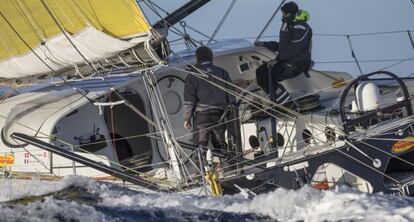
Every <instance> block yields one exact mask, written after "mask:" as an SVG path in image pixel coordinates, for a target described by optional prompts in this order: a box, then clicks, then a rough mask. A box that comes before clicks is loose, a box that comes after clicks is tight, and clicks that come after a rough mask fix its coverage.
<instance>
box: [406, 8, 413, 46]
mask: <svg viewBox="0 0 414 222" xmlns="http://www.w3.org/2000/svg"><path fill="white" fill-rule="evenodd" d="M412 1H414V0H412ZM407 34H408V38H409V39H410V43H411V46H412V47H413V50H414V39H413V36H412V35H411V31H410V30H408V31H407Z"/></svg>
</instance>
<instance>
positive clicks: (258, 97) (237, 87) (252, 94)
mask: <svg viewBox="0 0 414 222" xmlns="http://www.w3.org/2000/svg"><path fill="white" fill-rule="evenodd" d="M171 52H172V53H173V54H174V55H176V56H177V57H178V58H179V59H180V60H181V61H182V62H184V63H185V64H186V65H188V66H190V67H192V68H193V69H195V70H196V71H197V72H198V73H196V72H191V71H188V70H183V69H179V68H173V69H177V70H180V71H183V72H187V73H189V74H192V75H195V76H196V77H197V78H200V76H198V75H200V74H201V75H203V76H207V75H208V74H207V73H205V72H204V71H203V70H201V69H199V68H197V67H196V66H194V65H192V64H190V63H188V62H187V61H185V60H184V59H183V58H182V57H181V56H180V55H178V54H177V53H175V52H174V51H171ZM210 76H211V77H212V78H214V79H216V80H218V81H220V82H223V83H225V84H227V85H229V86H231V87H233V88H234V89H238V90H240V91H241V92H243V93H241V94H244V93H245V94H248V95H251V96H252V97H255V98H256V99H258V100H261V101H262V102H266V103H269V104H275V106H276V107H277V108H279V109H282V110H284V111H286V112H288V113H290V114H292V115H294V116H298V117H302V118H304V117H303V115H302V114H301V113H298V112H296V111H294V110H291V109H289V108H287V107H285V106H283V105H281V104H278V103H276V102H273V101H271V100H269V99H265V98H263V97H261V96H258V95H256V94H254V93H252V92H250V91H248V90H246V89H244V88H242V87H240V86H237V85H235V84H234V83H231V82H228V81H226V80H223V79H221V78H219V77H216V76H215V75H210ZM205 81H208V80H205ZM208 82H209V83H210V84H213V85H214V84H215V83H213V82H211V81H208ZM215 85H217V84H215ZM218 87H221V86H218ZM225 90H227V89H225ZM235 93H237V94H238V96H240V94H239V93H238V92H235ZM322 125H324V124H322Z"/></svg>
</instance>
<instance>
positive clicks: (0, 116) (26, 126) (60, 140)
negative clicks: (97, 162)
mask: <svg viewBox="0 0 414 222" xmlns="http://www.w3.org/2000/svg"><path fill="white" fill-rule="evenodd" d="M0 118H3V119H5V120H7V118H6V117H4V116H2V115H0ZM14 122H15V123H16V124H18V125H20V126H22V127H24V128H27V129H29V130H31V131H33V132H35V133H36V134H42V135H44V136H46V137H47V138H48V139H55V140H57V141H59V142H61V143H64V144H66V145H67V146H68V147H72V146H73V147H75V145H74V144H71V143H68V142H66V141H64V140H62V139H59V138H51V137H50V136H49V135H48V134H46V133H44V132H42V131H38V130H36V129H34V128H32V127H30V126H28V125H25V124H22V123H20V122H18V121H15V120H14ZM35 137H36V136H35ZM77 147H78V148H79V150H81V151H83V152H86V153H89V154H91V155H93V156H95V157H98V158H101V159H104V160H107V161H109V162H111V163H112V164H115V165H118V166H121V167H124V168H125V169H129V167H127V166H124V165H122V164H120V163H117V162H115V161H112V160H108V159H106V158H104V157H102V156H101V155H96V154H95V153H92V152H89V151H87V150H84V149H82V148H80V147H79V146H77ZM138 173H140V174H144V173H142V172H138ZM144 175H145V174H144Z"/></svg>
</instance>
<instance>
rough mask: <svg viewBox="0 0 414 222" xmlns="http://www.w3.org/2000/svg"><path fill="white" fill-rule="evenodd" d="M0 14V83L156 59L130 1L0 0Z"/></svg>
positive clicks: (148, 33) (138, 13) (144, 22)
mask: <svg viewBox="0 0 414 222" xmlns="http://www.w3.org/2000/svg"><path fill="white" fill-rule="evenodd" d="M0 13H1V14H0V15H1V16H0V80H7V79H24V78H28V77H30V78H44V77H45V75H50V74H51V75H56V74H58V73H59V74H62V72H63V71H68V70H69V71H70V73H72V74H73V72H74V70H77V72H79V70H83V71H85V70H95V71H97V69H105V67H111V66H112V67H114V66H116V65H117V64H118V63H122V64H124V65H126V66H131V64H133V63H134V62H137V61H139V62H141V63H143V64H147V63H148V61H150V60H156V59H158V56H157V54H156V53H155V52H154V50H153V49H152V48H151V47H148V46H149V41H150V40H151V39H153V38H154V37H153V35H152V31H151V27H150V25H149V24H148V22H147V20H146V19H145V17H144V15H143V13H142V11H141V9H140V7H139V6H138V4H137V3H136V2H135V1H134V0H2V1H1V3H0ZM125 50H132V51H131V52H128V53H121V52H125ZM125 54H126V55H130V56H133V57H134V61H130V60H131V59H128V58H125ZM114 58H115V59H114ZM147 58H149V59H147ZM66 75H69V73H67V74H66Z"/></svg>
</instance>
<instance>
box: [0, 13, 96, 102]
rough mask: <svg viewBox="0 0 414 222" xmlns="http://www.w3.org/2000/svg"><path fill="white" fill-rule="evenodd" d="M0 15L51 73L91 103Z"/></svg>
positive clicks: (90, 100)
mask: <svg viewBox="0 0 414 222" xmlns="http://www.w3.org/2000/svg"><path fill="white" fill-rule="evenodd" d="M0 15H1V17H2V18H3V19H4V20H5V21H6V23H7V24H8V25H9V26H10V28H11V29H12V30H13V32H14V33H15V34H16V35H17V36H18V37H19V39H20V40H21V41H22V42H23V43H24V44H25V45H26V47H27V48H28V49H29V50H30V51H31V52H32V53H33V54H34V55H35V56H36V57H37V58H38V59H39V60H40V62H42V63H43V64H44V65H45V66H46V67H47V68H48V69H50V70H51V71H52V73H53V74H55V75H56V76H58V77H59V78H60V79H61V80H62V81H63V82H65V83H66V84H68V85H69V86H70V87H71V88H72V89H73V90H75V91H76V92H78V93H79V94H80V95H81V96H83V97H84V98H85V99H86V100H87V101H88V102H89V103H91V104H93V100H92V99H90V98H89V97H87V96H86V93H83V92H81V91H80V90H79V89H78V88H76V87H75V86H74V85H73V84H72V83H70V82H69V81H67V80H66V79H65V78H63V77H62V76H60V75H59V73H58V72H57V71H56V70H54V69H53V68H52V67H51V66H50V65H49V64H47V63H46V62H45V61H44V60H43V59H42V58H41V57H40V56H39V55H38V54H37V53H36V52H35V51H34V49H33V48H32V47H30V45H29V43H27V41H26V40H24V38H23V36H21V35H20V33H19V32H18V31H17V30H16V29H15V28H14V27H13V26H12V24H11V23H10V21H9V20H8V19H7V18H6V17H5V16H4V14H3V13H2V12H0Z"/></svg>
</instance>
